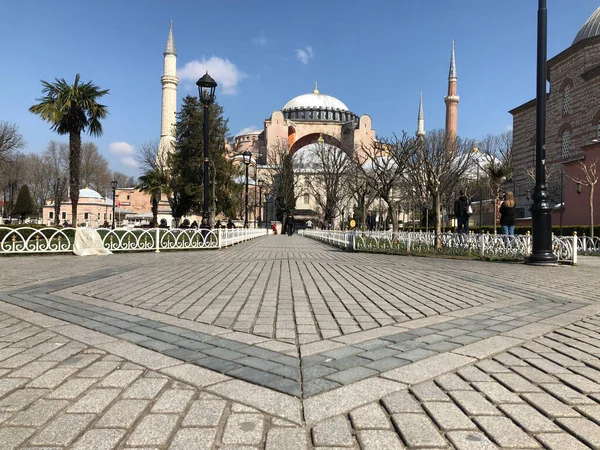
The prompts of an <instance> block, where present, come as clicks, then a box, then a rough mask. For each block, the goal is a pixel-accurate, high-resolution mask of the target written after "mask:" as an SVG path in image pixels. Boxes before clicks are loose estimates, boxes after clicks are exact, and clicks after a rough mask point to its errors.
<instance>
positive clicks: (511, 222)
mask: <svg viewBox="0 0 600 450" xmlns="http://www.w3.org/2000/svg"><path fill="white" fill-rule="evenodd" d="M515 204H516V202H515V194H513V193H512V192H510V191H509V192H507V193H506V195H505V197H504V200H503V201H502V203H501V204H500V227H501V228H502V234H503V235H505V236H514V235H515ZM505 239H506V242H507V243H508V242H509V241H511V240H512V238H509V237H507V238H505Z"/></svg>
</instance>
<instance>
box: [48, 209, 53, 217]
mask: <svg viewBox="0 0 600 450" xmlns="http://www.w3.org/2000/svg"><path fill="white" fill-rule="evenodd" d="M53 218H54V213H53V212H52V211H50V212H49V213H48V219H53Z"/></svg>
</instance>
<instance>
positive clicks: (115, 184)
mask: <svg viewBox="0 0 600 450" xmlns="http://www.w3.org/2000/svg"><path fill="white" fill-rule="evenodd" d="M118 185H119V183H117V180H112V181H111V182H110V187H111V188H112V191H113V214H112V229H113V230H114V229H115V197H116V195H115V193H116V190H117V186H118Z"/></svg>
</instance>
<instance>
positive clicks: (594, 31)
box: [572, 8, 600, 45]
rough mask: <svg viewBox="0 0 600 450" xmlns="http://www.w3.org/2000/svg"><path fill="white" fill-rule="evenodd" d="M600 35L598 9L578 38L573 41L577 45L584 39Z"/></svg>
mask: <svg viewBox="0 0 600 450" xmlns="http://www.w3.org/2000/svg"><path fill="white" fill-rule="evenodd" d="M598 35H600V8H598V9H596V11H594V13H593V14H592V15H591V16H590V17H589V19H588V20H587V21H586V22H585V23H584V24H583V26H582V27H581V29H580V30H579V33H577V36H575V39H574V40H573V44H572V45H575V44H577V43H578V42H580V41H583V40H584V39H588V38H591V37H594V36H598Z"/></svg>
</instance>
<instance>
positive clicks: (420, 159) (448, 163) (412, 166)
mask: <svg viewBox="0 0 600 450" xmlns="http://www.w3.org/2000/svg"><path fill="white" fill-rule="evenodd" d="M472 148H473V143H472V141H467V140H463V139H461V138H459V137H453V136H447V135H446V132H445V131H444V130H434V131H431V132H429V133H428V134H427V136H426V137H425V138H424V139H422V140H418V141H417V146H416V151H415V152H414V153H413V154H412V155H411V156H410V157H409V159H408V163H407V169H408V171H407V173H408V176H409V178H410V179H411V180H412V182H413V184H414V185H416V186H424V187H425V188H426V189H427V192H428V193H429V195H430V196H431V199H432V202H433V210H434V211H435V216H436V224H435V232H436V247H440V246H441V239H440V234H441V232H442V208H441V207H442V204H443V203H442V201H443V199H444V197H446V198H449V197H451V196H452V193H453V192H454V190H455V188H456V186H457V185H458V183H460V181H461V180H462V178H463V175H464V174H465V172H466V171H467V169H468V168H469V166H470V164H471V163H472V161H471V158H472V152H471V149H472Z"/></svg>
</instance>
